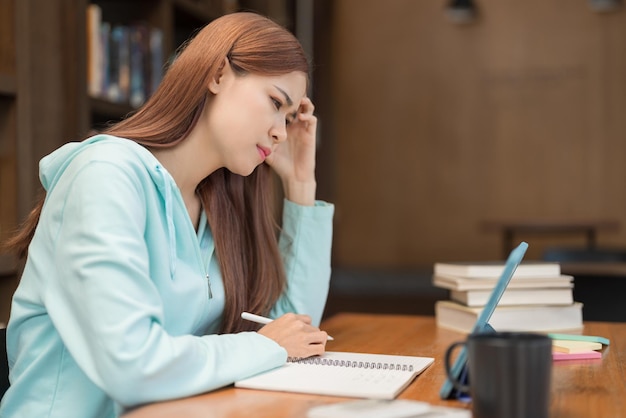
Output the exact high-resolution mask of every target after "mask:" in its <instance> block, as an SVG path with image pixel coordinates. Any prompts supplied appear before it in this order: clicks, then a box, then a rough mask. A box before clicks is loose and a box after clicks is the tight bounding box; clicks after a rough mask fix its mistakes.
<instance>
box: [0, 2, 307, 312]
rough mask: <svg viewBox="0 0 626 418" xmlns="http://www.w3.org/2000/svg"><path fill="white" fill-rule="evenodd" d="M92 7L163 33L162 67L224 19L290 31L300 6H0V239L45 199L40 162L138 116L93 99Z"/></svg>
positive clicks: (7, 261)
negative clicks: (266, 22)
mask: <svg viewBox="0 0 626 418" xmlns="http://www.w3.org/2000/svg"><path fill="white" fill-rule="evenodd" d="M92 4H95V5H98V6H99V7H100V9H101V11H102V16H101V17H102V21H106V22H110V23H111V24H116V25H131V24H134V23H137V22H142V23H144V24H145V25H146V26H147V27H149V28H154V29H158V30H159V31H161V33H162V45H163V58H162V61H163V65H165V64H166V62H167V60H168V59H170V57H171V56H172V55H173V54H174V53H175V51H176V49H177V47H178V46H179V45H180V44H181V43H182V42H184V41H185V40H186V39H187V38H188V37H189V36H190V35H192V34H193V33H194V32H195V31H197V30H198V29H199V28H201V27H202V26H204V25H205V24H207V23H209V22H210V21H211V20H213V19H215V18H217V17H219V16H221V15H223V14H225V13H230V12H233V11H237V10H248V11H256V12H259V13H262V14H264V15H267V16H269V17H272V18H273V19H275V20H277V21H278V22H279V23H281V24H283V25H284V26H286V27H287V28H289V29H291V30H293V21H294V18H293V13H294V10H295V0H93V1H90V0H46V1H45V2H42V1H39V0H19V1H18V0H0V239H5V238H7V237H8V236H9V235H10V234H11V233H12V232H13V231H14V230H15V228H16V227H17V225H18V224H19V223H20V222H21V221H22V220H23V219H24V218H25V217H26V215H27V214H28V212H29V211H30V209H31V208H32V207H33V205H34V204H35V202H36V201H37V199H38V197H39V196H40V195H41V186H40V183H39V178H38V169H37V166H38V162H39V160H40V159H41V158H42V157H43V156H45V155H46V154H48V153H50V152H51V151H53V150H54V149H56V148H58V147H59V146H61V145H62V144H64V143H66V142H69V141H73V140H80V139H82V138H84V137H85V136H86V135H88V133H89V132H90V129H91V128H93V127H98V126H102V124H104V123H106V122H109V121H117V120H119V119H121V118H123V117H124V116H125V115H127V114H128V113H129V112H132V111H133V110H134V107H133V106H132V105H131V104H130V101H128V100H125V101H121V102H114V101H111V100H108V99H107V98H103V97H93V95H91V94H89V91H88V70H89V67H88V45H89V42H88V39H87V29H88V23H87V10H88V8H89V7H90V5H92ZM18 270H19V266H18V265H17V262H16V260H15V259H14V258H12V257H11V256H9V255H7V254H3V253H0V280H2V279H3V278H5V277H15V275H16V274H17V272H18ZM2 302H4V301H2Z"/></svg>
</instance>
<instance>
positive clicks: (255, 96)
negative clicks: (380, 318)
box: [0, 13, 333, 418]
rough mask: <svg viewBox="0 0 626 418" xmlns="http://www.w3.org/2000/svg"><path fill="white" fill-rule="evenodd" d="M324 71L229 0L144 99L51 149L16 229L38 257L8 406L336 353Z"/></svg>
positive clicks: (81, 410)
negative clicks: (327, 311)
mask: <svg viewBox="0 0 626 418" xmlns="http://www.w3.org/2000/svg"><path fill="white" fill-rule="evenodd" d="M307 71H308V65H307V61H306V58H305V55H304V53H303V51H302V48H301V46H300V45H299V43H298V42H297V40H296V39H295V38H294V37H293V36H292V35H291V34H290V33H289V32H288V31H286V30H285V29H283V28H281V27H280V26H278V25H276V24H275V23H273V22H271V21H270V20H267V19H265V18H263V17H260V16H258V15H255V14H250V13H235V14H231V15H226V16H224V17H222V18H220V19H217V20H215V21H214V22H212V23H211V24H209V25H208V26H207V27H205V28H204V29H203V30H202V31H200V32H199V33H198V35H197V36H196V37H195V38H194V39H193V40H192V41H191V42H189V44H188V45H187V46H186V47H185V49H184V50H183V52H182V53H181V54H180V55H179V56H178V57H177V59H176V60H175V62H174V63H173V64H172V66H171V67H170V69H169V70H168V72H167V74H166V76H165V77H164V79H163V81H162V83H161V86H160V87H159V89H158V91H156V92H155V94H154V95H153V97H151V98H150V100H149V101H148V102H147V103H146V105H145V106H144V107H143V108H142V109H141V110H139V111H138V112H137V113H136V114H135V115H133V116H131V117H129V118H128V119H126V120H124V121H122V122H120V123H119V124H117V125H114V126H112V127H110V128H108V129H107V130H106V131H105V132H103V134H100V135H96V136H94V137H91V138H89V139H87V140H85V141H82V142H80V143H69V144H66V145H64V146H63V147H61V148H60V149H58V150H57V151H55V152H53V153H52V154H50V155H49V156H47V157H45V158H44V159H43V160H42V161H41V163H40V178H41V180H42V184H43V185H44V188H45V189H46V197H45V202H42V205H40V206H39V207H38V208H36V209H35V210H34V211H33V213H32V214H31V216H30V218H29V220H28V221H27V225H25V227H24V229H23V230H22V231H21V233H20V234H19V235H18V236H16V237H15V238H14V239H13V240H12V241H11V242H10V245H11V246H12V248H13V249H15V250H16V251H18V252H22V254H24V255H27V260H26V265H25V269H24V273H23V276H22V278H21V282H20V285H19V287H18V289H17V291H16V293H15V295H14V297H13V303H12V307H11V318H10V320H9V325H8V329H7V333H8V341H7V347H8V356H9V363H10V366H11V376H10V377H11V387H10V389H9V390H8V392H7V393H6V395H5V397H4V398H3V399H2V404H1V406H0V416H2V417H18V416H19V417H25V416H28V417H44V416H45V417H63V418H68V417H80V418H86V417H114V416H118V415H119V414H120V413H121V411H123V410H124V409H125V408H128V407H131V406H134V405H138V404H142V403H146V402H153V401H158V400H164V399H171V398H177V397H185V396H190V395H193V394H197V393H201V392H206V391H209V390H212V389H215V388H219V387H221V386H224V385H228V384H231V383H233V382H234V381H235V380H237V379H240V378H244V377H247V376H250V375H253V374H255V373H259V372H261V371H264V370H268V369H271V368H274V367H277V366H280V365H281V364H283V363H284V362H285V361H286V359H287V357H288V356H293V357H307V356H311V355H316V354H321V353H323V352H324V349H325V342H326V338H327V335H326V333H325V332H323V331H320V330H319V329H318V328H317V327H316V325H317V324H319V321H320V319H321V316H322V312H323V309H324V304H325V300H326V296H327V292H328V282H329V277H330V245H331V234H332V233H331V230H332V215H333V206H332V205H330V204H326V203H323V202H318V201H316V200H315V187H316V183H315V177H314V165H315V132H316V118H315V116H313V109H314V107H313V104H312V103H311V101H310V100H309V99H308V98H307V97H306V95H305V93H306V87H307ZM271 169H273V171H274V172H275V173H276V174H277V175H278V177H279V178H280V181H281V183H282V186H283V191H284V196H285V200H284V204H283V214H282V215H283V222H282V227H281V228H280V231H278V230H277V228H276V222H275V221H274V216H275V211H274V210H273V209H272V203H274V202H275V199H274V198H273V197H272V194H271V193H270V186H271V185H272V184H273V178H272V177H271V172H270V170H271ZM29 244H30V245H29ZM242 311H250V312H254V313H257V314H262V315H268V316H270V317H272V318H275V319H276V320H275V321H273V322H272V323H270V324H268V325H266V326H264V327H262V328H260V329H259V330H258V332H254V331H253V330H254V329H256V328H257V326H255V325H254V324H251V323H246V322H245V321H243V320H241V318H240V315H241V312H242Z"/></svg>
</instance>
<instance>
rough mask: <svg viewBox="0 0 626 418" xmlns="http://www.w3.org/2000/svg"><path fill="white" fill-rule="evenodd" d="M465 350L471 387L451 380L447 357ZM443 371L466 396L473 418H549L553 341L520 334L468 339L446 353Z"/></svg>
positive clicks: (495, 334)
mask: <svg viewBox="0 0 626 418" xmlns="http://www.w3.org/2000/svg"><path fill="white" fill-rule="evenodd" d="M462 345H465V346H466V350H467V363H468V366H469V371H468V379H469V384H465V383H464V382H460V381H459V380H458V379H457V378H455V377H454V376H452V373H451V370H450V369H451V365H450V357H451V355H452V352H453V350H454V349H455V348H457V347H459V346H462ZM445 367H446V373H447V375H448V379H450V381H451V382H452V384H453V386H454V387H455V389H457V390H458V391H460V392H465V393H470V395H471V397H472V413H473V417H474V418H548V416H549V409H550V379H551V372H552V340H551V339H550V337H548V336H547V335H541V334H534V333H521V332H495V333H482V334H472V335H470V336H469V337H468V338H467V341H459V342H456V343H454V344H452V345H451V346H450V347H448V349H447V350H446V355H445Z"/></svg>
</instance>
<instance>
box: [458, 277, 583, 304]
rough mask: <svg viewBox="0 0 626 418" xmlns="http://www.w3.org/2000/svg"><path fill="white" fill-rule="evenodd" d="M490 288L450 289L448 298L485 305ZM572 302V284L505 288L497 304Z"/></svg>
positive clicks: (464, 302)
mask: <svg viewBox="0 0 626 418" xmlns="http://www.w3.org/2000/svg"><path fill="white" fill-rule="evenodd" d="M491 292H492V290H491V289H469V290H450V299H451V300H453V301H455V302H459V303H462V304H463V305H466V306H472V307H478V306H485V304H486V303H487V300H488V299H489V297H490V296H491ZM572 303H574V295H573V292H572V285H571V283H570V285H569V286H568V287H555V288H552V287H548V288H528V289H525V288H521V289H520V288H507V289H506V290H505V291H504V293H503V294H502V297H501V298H500V301H499V302H498V306H511V305H571V304H572Z"/></svg>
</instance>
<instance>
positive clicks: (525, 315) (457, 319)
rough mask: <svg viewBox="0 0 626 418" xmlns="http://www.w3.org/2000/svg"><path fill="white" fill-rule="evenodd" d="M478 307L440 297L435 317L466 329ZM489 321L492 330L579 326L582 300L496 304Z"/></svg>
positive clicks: (443, 324) (456, 328) (444, 324)
mask: <svg viewBox="0 0 626 418" xmlns="http://www.w3.org/2000/svg"><path fill="white" fill-rule="evenodd" d="M482 309H483V308H482V307H468V306H465V305H462V304H460V303H457V302H453V301H448V300H440V301H437V302H436V303H435V319H436V322H437V325H438V326H439V327H442V328H447V329H451V330H454V331H459V332H463V333H469V332H471V331H472V327H473V326H474V323H475V322H476V320H477V318H478V316H479V315H480V313H481V311H482ZM489 324H490V325H491V326H492V327H493V328H494V329H495V330H496V331H523V332H549V331H560V330H579V329H582V327H583V318H582V303H579V302H574V303H573V304H571V305H515V306H497V307H496V309H495V311H494V312H493V314H492V315H491V319H490V320H489Z"/></svg>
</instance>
